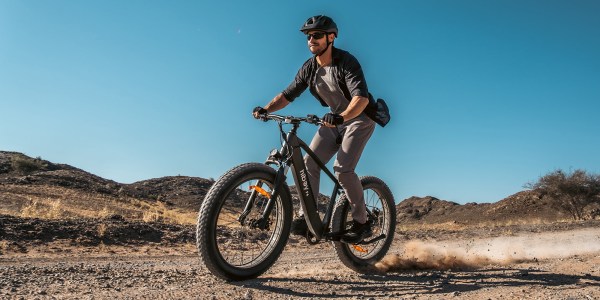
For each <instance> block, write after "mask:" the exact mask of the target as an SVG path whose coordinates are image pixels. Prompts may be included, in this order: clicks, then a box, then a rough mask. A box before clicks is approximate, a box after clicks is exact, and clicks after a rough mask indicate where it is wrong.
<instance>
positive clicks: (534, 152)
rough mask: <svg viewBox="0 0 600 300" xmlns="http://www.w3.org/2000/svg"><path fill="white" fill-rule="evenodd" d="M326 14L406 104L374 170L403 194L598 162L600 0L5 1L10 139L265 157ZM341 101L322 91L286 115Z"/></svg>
mask: <svg viewBox="0 0 600 300" xmlns="http://www.w3.org/2000/svg"><path fill="white" fill-rule="evenodd" d="M316 14H327V15H329V16H331V17H333V18H334V20H335V21H336V22H337V24H338V26H339V28H340V34H339V38H338V39H337V40H336V46H337V47H339V48H342V49H345V50H348V51H350V52H351V53H353V54H354V55H355V56H356V57H357V58H358V59H359V61H360V62H361V64H362V66H363V70H364V72H365V75H366V79H367V82H368V84H369V89H370V91H371V92H372V93H373V94H374V95H375V96H376V97H381V98H384V99H386V101H387V102H388V104H389V105H390V107H391V113H392V118H393V119H392V122H391V123H390V124H389V125H388V126H387V127H386V128H378V129H376V131H375V134H374V136H373V137H372V139H371V141H370V143H369V145H368V146H367V148H366V150H365V154H364V155H363V158H362V160H361V162H360V164H359V167H358V172H359V173H360V174H372V175H377V176H379V177H381V178H382V179H384V180H385V181H386V182H388V183H389V185H390V187H391V188H392V190H393V192H394V194H395V195H396V198H397V200H402V199H404V198H407V197H410V196H413V195H417V196H426V195H432V196H435V197H438V198H441V199H446V200H451V201H456V202H459V203H466V202H495V201H498V200H501V199H503V198H504V197H506V196H509V195H511V194H513V193H516V192H518V191H521V190H522V189H523V188H522V186H523V184H525V183H527V182H530V181H534V180H536V179H537V178H539V176H541V175H544V174H546V173H548V172H550V171H553V170H555V169H557V168H561V169H564V170H570V169H578V168H581V169H585V170H587V171H589V172H593V173H599V172H600V167H599V166H600V158H599V156H598V154H597V153H600V140H599V138H598V134H597V132H598V130H599V129H600V118H598V116H597V115H598V112H599V111H600V18H598V15H600V2H598V1H595V0H589V1H583V0H576V1H552V0H550V1H541V0H540V1H528V0H525V1H512V0H503V1H479V0H473V1H467V0H455V1H449V0H447V1H441V0H440V1H420V0H419V1H417V0H414V1H371V2H367V1H328V2H325V1H303V2H300V1H217V2H214V1H210V2H209V1H133V0H132V1H95V2H92V1H75V0H73V1H65V0H57V1H27V0H26V1H16V0H14V1H13V0H0V105H1V106H0V107H1V108H0V113H1V117H0V150H10V151H18V152H23V153H25V154H27V155H30V156H41V157H42V158H44V159H47V160H50V161H53V162H58V163H66V164H70V165H73V166H76V167H79V168H81V169H84V170H86V171H89V172H92V173H94V174H97V175H99V176H102V177H105V178H108V179H112V180H115V181H118V182H123V183H131V182H134V181H138V180H144V179H149V178H155V177H162V176H170V175H186V176H198V177H204V178H209V177H214V178H217V177H219V176H220V175H221V174H222V173H224V172H225V171H226V170H227V169H229V168H231V167H233V166H235V165H237V164H240V163H242V162H248V161H263V160H264V158H265V157H266V155H267V153H268V151H269V150H270V149H272V148H275V147H277V143H278V141H279V140H278V137H277V129H276V126H275V124H272V123H263V122H259V121H256V120H254V119H252V118H251V116H250V112H251V110H252V108H253V107H255V106H257V105H264V104H266V103H267V102H268V101H269V100H270V99H271V98H272V97H273V96H275V95H276V94H277V93H279V92H280V91H281V90H283V89H284V88H285V87H286V86H287V85H288V84H289V83H290V82H291V80H292V79H293V77H294V75H295V73H296V72H297V70H298V68H299V67H300V66H301V65H302V63H303V62H304V61H305V60H306V59H307V58H308V57H310V53H309V51H308V49H307V47H306V39H305V38H304V36H303V35H302V34H301V33H300V32H299V31H298V29H299V28H300V26H301V24H302V23H303V21H305V20H306V19H307V18H308V17H310V16H312V15H316ZM326 112H327V111H326V109H325V108H323V107H321V106H320V105H319V103H318V102H317V101H316V100H315V99H313V98H312V96H310V94H309V93H308V92H305V93H304V94H303V95H302V96H301V97H300V98H298V99H297V100H296V101H295V102H294V103H293V105H291V106H288V107H287V108H286V109H285V110H284V111H282V113H283V114H294V115H306V114H309V113H313V114H317V115H323V114H324V113H326ZM314 130H315V128H314V127H311V126H305V127H304V128H303V129H302V130H301V132H300V133H301V137H304V138H305V139H306V140H310V139H311V138H312V134H313V132H314ZM324 186H326V185H324Z"/></svg>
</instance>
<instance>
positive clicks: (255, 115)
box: [252, 106, 268, 119]
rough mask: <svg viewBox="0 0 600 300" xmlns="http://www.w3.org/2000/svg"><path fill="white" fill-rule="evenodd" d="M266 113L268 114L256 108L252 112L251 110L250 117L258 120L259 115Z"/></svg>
mask: <svg viewBox="0 0 600 300" xmlns="http://www.w3.org/2000/svg"><path fill="white" fill-rule="evenodd" d="M266 113H268V111H267V110H266V109H264V108H262V107H260V106H257V107H255V108H254V110H252V115H253V116H254V118H255V119H258V118H259V115H264V114H266Z"/></svg>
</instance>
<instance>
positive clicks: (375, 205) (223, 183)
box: [196, 114, 396, 281]
mask: <svg viewBox="0 0 600 300" xmlns="http://www.w3.org/2000/svg"><path fill="white" fill-rule="evenodd" d="M260 118H261V119H262V120H263V121H265V122H266V121H269V120H272V121H276V122H277V124H278V125H279V132H280V135H281V148H280V149H279V150H278V149H273V150H272V151H271V152H270V154H269V156H268V158H267V160H266V162H265V163H245V164H242V165H239V166H236V167H234V168H232V169H231V170H229V171H227V172H226V173H225V174H224V175H222V176H221V177H220V178H219V179H218V180H216V181H215V183H214V184H213V185H212V187H211V188H210V189H209V191H208V192H207V194H206V196H205V198H204V200H203V202H202V205H201V208H200V211H199V214H198V223H197V227H196V245H197V248H198V252H199V256H200V260H201V262H202V264H203V265H204V266H205V267H206V268H207V269H208V270H209V271H210V272H211V273H212V274H213V275H215V276H217V277H219V278H221V279H224V280H227V281H237V280H247V279H252V278H256V277H258V276H260V275H261V274H263V273H264V272H265V271H267V270H268V269H269V268H270V267H271V266H272V265H273V264H274V263H275V262H276V261H277V259H278V258H279V256H280V254H281V252H282V251H283V248H284V247H285V245H286V243H287V240H288V237H289V235H290V228H291V221H292V217H293V207H292V206H293V205H292V194H291V193H290V188H289V186H288V185H287V183H286V174H287V172H288V171H289V169H290V168H291V169H292V175H293V178H294V182H295V186H296V189H297V197H298V198H299V200H300V205H301V206H302V210H303V212H304V218H305V220H306V224H307V227H308V230H307V233H306V239H307V241H308V243H309V244H317V243H319V242H323V241H326V242H328V241H329V242H332V243H333V247H334V249H335V252H336V253H337V256H338V258H339V259H340V261H341V262H342V263H343V264H344V265H345V266H346V267H348V268H350V269H352V270H354V271H356V272H360V273H368V272H371V271H372V270H373V265H374V264H375V263H376V262H377V261H379V260H381V259H382V258H383V257H384V256H385V254H386V253H387V251H388V250H389V248H390V245H391V243H392V240H393V238H394V231H395V228H396V207H395V201H394V196H393V195H392V192H391V190H390V189H389V187H388V186H387V185H386V184H385V183H384V182H383V181H382V180H381V179H379V178H377V177H373V176H364V177H361V178H360V180H361V183H362V186H363V190H364V197H365V204H366V206H367V218H368V220H369V221H370V222H371V224H372V228H373V235H372V236H371V237H368V238H366V239H365V240H363V241H361V242H359V243H356V244H348V243H344V242H342V241H340V238H341V237H342V235H343V234H345V233H346V232H347V228H348V226H349V224H350V223H351V221H352V216H351V207H350V204H349V202H348V200H347V198H346V195H345V193H344V191H343V189H342V188H341V186H340V183H339V182H338V180H337V179H336V177H335V176H334V175H333V174H332V173H331V171H330V170H329V169H328V168H327V167H326V166H325V164H324V163H323V162H321V161H320V160H319V159H318V158H317V157H316V155H315V154H314V153H313V152H312V151H311V149H310V148H309V147H308V145H307V144H306V143H305V142H304V141H302V140H301V139H300V138H299V137H298V136H297V130H298V128H299V127H300V124H301V123H302V122H306V123H309V124H314V125H323V123H322V121H321V119H319V118H318V117H316V116H314V115H308V116H307V117H305V118H304V117H292V116H281V115H275V114H263V115H261V116H260ZM284 125H291V129H290V130H289V131H286V130H284V127H283V126H284ZM302 150H304V151H305V152H306V153H307V154H308V155H310V156H311V157H312V158H313V159H314V160H315V161H316V162H317V164H318V165H319V167H320V168H321V170H322V171H323V172H324V173H325V174H326V175H327V176H328V177H329V178H330V179H331V180H332V182H333V184H334V188H333V191H332V193H331V197H330V198H329V201H328V203H327V208H326V210H325V213H324V215H323V217H321V214H319V211H318V207H317V205H318V204H317V201H316V199H317V198H316V196H315V195H313V192H312V189H311V185H310V182H309V180H308V176H307V171H306V167H305V164H304V160H303V157H302Z"/></svg>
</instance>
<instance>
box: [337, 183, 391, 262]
mask: <svg viewBox="0 0 600 300" xmlns="http://www.w3.org/2000/svg"><path fill="white" fill-rule="evenodd" d="M360 182H361V184H362V186H363V195H364V198H365V204H366V206H367V217H368V218H369V220H371V222H372V224H373V235H372V236H371V237H369V238H366V239H365V240H366V241H368V240H370V239H375V238H377V237H380V236H382V235H385V238H382V239H380V240H377V241H375V242H373V243H371V244H359V245H352V244H346V243H342V242H333V246H334V248H335V251H336V253H337V255H338V258H339V259H340V260H341V261H342V263H343V264H344V265H345V266H346V267H348V268H350V269H352V270H354V271H357V272H361V273H365V272H370V271H371V270H373V265H374V264H375V263H376V262H378V261H379V260H381V259H382V258H383V257H384V256H385V254H386V253H387V251H388V250H389V248H390V246H391V244H392V240H393V239H394V231H395V229H396V204H395V202H394V196H393V195H392V191H391V190H390V189H389V187H388V186H387V185H386V184H385V183H384V182H383V181H382V180H381V179H379V178H377V177H372V176H365V177H361V178H360ZM351 221H352V215H351V207H350V203H348V200H347V199H346V198H345V197H341V198H340V201H338V202H337V203H336V206H335V208H334V209H333V217H332V221H331V228H332V231H333V232H341V231H343V230H345V229H346V227H347V224H350V222H351Z"/></svg>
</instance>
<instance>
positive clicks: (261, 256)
mask: <svg viewBox="0 0 600 300" xmlns="http://www.w3.org/2000/svg"><path fill="white" fill-rule="evenodd" d="M275 177H276V172H275V170H274V169H273V168H270V167H268V166H266V165H264V164H259V163H250V164H243V165H240V166H238V167H235V168H233V169H231V170H230V171H228V172H227V173H225V175H223V176H221V178H219V179H218V180H217V181H216V182H215V183H214V184H213V186H212V187H211V188H210V190H209V191H208V193H207V194H206V197H205V198H204V201H203V202H202V207H201V208H200V212H199V214H198V224H197V228H196V244H197V247H198V252H199V254H200V260H201V261H202V263H203V264H204V265H205V266H206V267H207V268H208V269H209V270H210V271H211V273H213V274H214V275H215V276H217V277H220V278H222V279H225V280H245V279H250V278H254V277H257V276H259V275H260V274H262V273H264V272H265V271H266V270H267V269H268V268H269V267H271V265H273V263H275V261H276V260H277V258H278V257H279V255H280V254H281V252H282V251H283V248H284V247H285V244H286V242H287V239H288V237H289V231H290V224H291V219H292V206H291V203H292V202H291V200H290V199H291V198H290V192H289V189H288V186H287V185H286V184H285V183H284V184H283V185H282V189H281V191H280V193H279V196H278V197H277V198H276V201H275V203H274V206H273V210H272V211H271V214H270V215H269V219H268V220H267V222H266V227H265V228H264V229H260V228H259V226H257V223H258V222H257V221H258V220H259V219H260V217H261V215H262V212H263V211H264V208H265V207H266V204H267V202H268V200H269V198H270V195H271V194H272V193H273V190H274V189H275ZM248 201H252V209H251V210H250V211H249V213H248V214H247V215H245V217H241V218H240V216H242V215H243V213H244V210H245V208H246V207H247V202H248Z"/></svg>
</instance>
